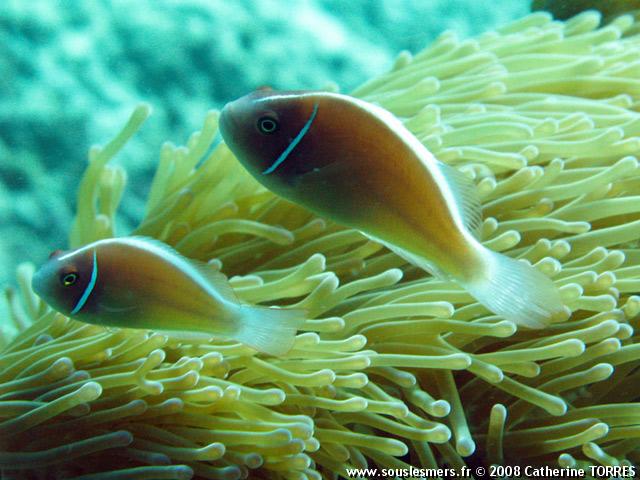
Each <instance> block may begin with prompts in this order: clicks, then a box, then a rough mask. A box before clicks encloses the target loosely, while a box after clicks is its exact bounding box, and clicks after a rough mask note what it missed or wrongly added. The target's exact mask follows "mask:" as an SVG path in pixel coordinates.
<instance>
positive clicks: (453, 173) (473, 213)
mask: <svg viewBox="0 0 640 480" xmlns="http://www.w3.org/2000/svg"><path fill="white" fill-rule="evenodd" d="M438 168H439V169H440V172H441V173H442V175H443V176H444V177H445V180H446V181H447V184H448V185H449V188H450V189H451V193H453V197H454V199H455V201H456V204H457V206H458V210H459V212H460V215H461V216H462V221H463V223H464V226H465V227H467V229H468V230H469V231H470V232H471V233H472V234H473V236H474V237H476V238H479V234H480V227H481V226H482V205H481V204H480V199H479V198H478V194H477V192H476V187H475V184H474V183H473V181H472V180H471V179H470V178H469V177H467V176H466V175H465V174H464V173H463V172H461V171H459V170H457V169H456V168H454V167H451V166H449V165H446V164H444V163H442V162H438Z"/></svg>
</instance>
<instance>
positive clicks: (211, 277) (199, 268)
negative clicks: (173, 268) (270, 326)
mask: <svg viewBox="0 0 640 480" xmlns="http://www.w3.org/2000/svg"><path fill="white" fill-rule="evenodd" d="M130 238H132V239H135V240H137V241H141V242H144V243H147V244H149V245H150V246H152V247H155V248H157V249H158V250H162V251H163V252H164V253H166V254H167V255H169V256H173V257H176V258H177V259H178V260H180V261H183V262H185V263H187V264H189V265H190V266H191V267H192V268H193V269H194V270H195V271H196V272H197V273H198V274H200V275H201V276H202V278H203V279H204V280H205V281H206V282H207V284H208V285H210V286H212V287H213V288H214V290H215V291H216V292H217V293H218V294H219V295H220V296H221V297H222V298H224V299H225V300H230V301H232V302H234V303H238V297H237V296H236V294H235V292H234V291H233V288H231V285H230V284H229V280H228V279H227V276H226V275H225V274H223V273H222V272H220V271H218V270H216V269H215V268H213V267H212V266H211V265H209V264H207V263H205V262H201V261H200V260H195V259H193V258H187V257H185V256H184V255H182V254H181V253H180V252H178V251H177V250H175V249H174V248H173V247H171V246H170V245H167V244H166V243H164V242H162V241H160V240H158V239H156V238H152V237H144V236H135V237H130Z"/></svg>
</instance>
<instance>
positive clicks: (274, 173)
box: [220, 90, 563, 327]
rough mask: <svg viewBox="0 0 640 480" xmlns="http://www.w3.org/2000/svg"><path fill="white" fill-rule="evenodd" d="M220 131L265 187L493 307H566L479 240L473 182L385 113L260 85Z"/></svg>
mask: <svg viewBox="0 0 640 480" xmlns="http://www.w3.org/2000/svg"><path fill="white" fill-rule="evenodd" d="M220 129H221V132H222V136H223V138H224V139H225V142H226V143H227V145H228V146H229V148H230V149H231V150H232V151H233V152H234V153H235V154H236V156H237V157H238V159H239V160H240V162H241V163H242V164H243V165H244V166H245V168H247V170H248V171H249V172H250V173H251V174H252V175H253V176H254V177H255V178H256V179H257V180H258V181H260V182H261V183H263V184H264V185H265V186H266V187H267V188H269V189H271V190H273V191H274V192H275V193H277V194H279V195H281V196H283V197H285V198H287V199H289V200H291V201H293V202H296V203H299V204H301V205H303V206H305V207H306V208H308V209H310V210H312V211H314V212H316V213H317V214H318V215H321V216H323V217H326V218H330V219H332V220H334V221H336V222H338V223H341V224H343V225H346V226H349V227H352V228H355V229H358V230H360V231H362V232H363V233H364V234H366V235H367V236H369V237H371V238H373V239H375V240H378V241H380V242H381V243H383V244H385V245H386V246H388V247H389V248H390V249H392V250H393V251H394V252H396V253H398V254H399V255H400V256H402V257H404V258H405V259H407V260H408V261H410V262H411V263H413V264H415V265H417V266H419V267H422V268H424V269H426V270H428V271H431V272H435V273H437V274H439V275H440V276H443V277H445V278H448V279H452V280H455V281H456V282H458V283H460V284H461V285H462V286H464V287H465V288H466V289H467V290H468V291H469V292H470V293H471V294H472V295H473V296H474V297H476V298H477V299H478V300H479V301H480V302H482V303H483V304H485V305H486V306H487V307H488V308H489V309H490V310H492V311H494V312H495V313H498V314H500V315H503V316H505V317H506V318H508V319H510V320H513V321H514V322H516V323H518V324H522V325H526V326H529V327H541V326H544V325H546V324H548V323H549V322H550V321H551V319H552V318H553V317H555V316H557V315H559V314H560V312H561V311H562V310H563V307H562V304H561V302H560V298H559V294H558V291H557V289H556V288H555V287H554V285H553V284H552V282H551V281H550V280H549V279H548V278H547V277H545V276H544V275H542V274H541V273H539V272H537V271H536V270H535V269H534V268H532V267H531V266H529V265H526V264H524V263H522V262H517V261H515V260H512V259H510V258H508V257H506V256H504V255H500V254H498V253H495V252H492V251H490V250H488V249H487V248H485V247H484V246H482V244H480V242H478V240H477V239H476V238H475V237H474V231H477V229H478V228H479V226H480V222H481V210H480V204H479V202H478V200H477V198H476V196H475V192H474V186H473V184H472V183H471V182H470V181H469V180H468V179H467V178H466V177H465V175H464V174H462V173H461V172H458V171H457V170H456V169H454V168H452V167H449V166H447V165H444V164H442V163H440V162H438V161H437V160H436V159H435V158H434V157H433V155H431V153H430V152H429V151H428V150H427V149H426V148H425V147H424V146H423V145H422V144H421V143H420V142H419V141H418V140H417V139H416V138H415V137H414V136H413V135H412V134H411V133H410V132H409V131H408V130H407V129H406V128H405V127H404V126H403V125H402V123H401V122H400V121H399V120H398V119H397V118H395V117H394V116H393V115H392V114H391V113H389V112H387V111H386V110H384V109H382V108H380V107H378V106H375V105H372V104H369V103H366V102H364V101H361V100H358V99H355V98H352V97H348V96H345V95H339V94H335V93H326V92H274V91H265V90H261V91H257V92H254V93H252V94H250V95H247V96H245V97H243V98H241V99H239V100H236V101H234V102H232V103H230V104H228V105H227V106H226V107H225V108H224V110H223V112H222V115H221V118H220ZM523 291H525V292H529V293H524V294H523V293H522V292H523ZM514 297H515V298H514Z"/></svg>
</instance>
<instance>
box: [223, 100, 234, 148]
mask: <svg viewBox="0 0 640 480" xmlns="http://www.w3.org/2000/svg"><path fill="white" fill-rule="evenodd" d="M234 103H235V102H229V103H227V104H226V105H225V106H224V107H223V108H222V112H221V113H220V120H219V122H218V128H219V129H220V134H221V135H222V139H223V140H224V141H225V143H227V144H228V143H229V141H230V140H231V138H232V135H233V132H234V131H235V130H236V128H237V126H238V124H237V121H236V119H235V115H234V112H233V109H234V107H233V104H234Z"/></svg>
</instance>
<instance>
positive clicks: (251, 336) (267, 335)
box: [232, 305, 306, 356]
mask: <svg viewBox="0 0 640 480" xmlns="http://www.w3.org/2000/svg"><path fill="white" fill-rule="evenodd" d="M305 320H306V312H305V311H304V310H301V309H294V308H272V307H261V306H249V305H242V306H240V318H239V328H238V331H237V332H236V333H235V334H234V335H232V336H233V338H235V339H236V340H238V341H240V342H242V343H244V344H245V345H249V346H250V347H252V348H255V349H256V350H259V351H261V352H264V353H268V354H269V355H275V356H280V355H284V354H285V353H287V352H288V351H289V350H291V347H293V342H294V340H295V336H296V332H297V330H298V328H299V327H300V326H301V325H302V323H304V321H305Z"/></svg>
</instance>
